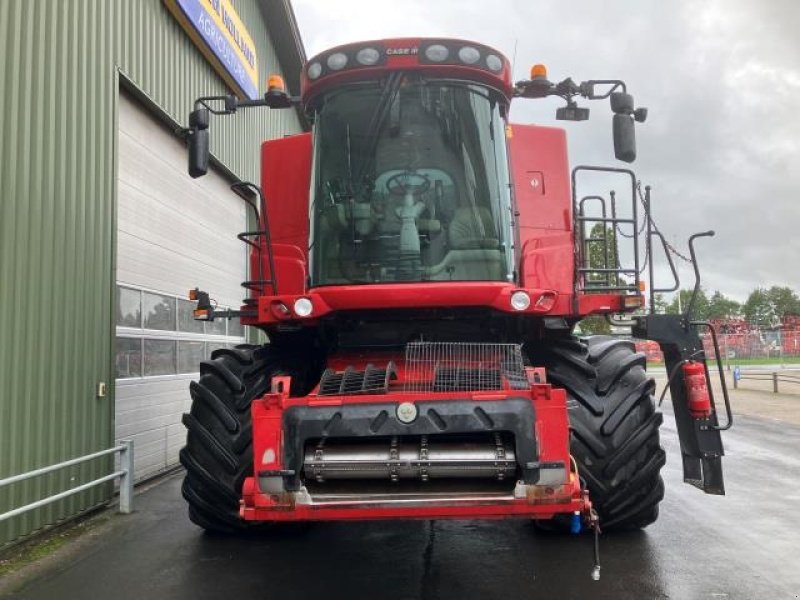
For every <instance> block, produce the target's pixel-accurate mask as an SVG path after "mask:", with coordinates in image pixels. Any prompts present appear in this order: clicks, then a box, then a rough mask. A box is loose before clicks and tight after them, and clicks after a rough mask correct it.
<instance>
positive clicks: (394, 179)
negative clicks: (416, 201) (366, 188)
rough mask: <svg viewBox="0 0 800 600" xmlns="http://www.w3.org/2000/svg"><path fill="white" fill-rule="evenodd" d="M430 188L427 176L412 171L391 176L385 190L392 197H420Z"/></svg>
mask: <svg viewBox="0 0 800 600" xmlns="http://www.w3.org/2000/svg"><path fill="white" fill-rule="evenodd" d="M430 187H431V180H430V178H429V177H428V176H427V175H422V174H421V173H415V172H413V171H403V172H402V173H398V174H397V175H392V176H391V177H390V178H389V179H388V180H387V181H386V189H387V190H389V193H390V194H392V195H393V196H405V195H406V194H411V195H412V196H421V195H422V194H424V193H425V192H427V191H428V190H429V189H430Z"/></svg>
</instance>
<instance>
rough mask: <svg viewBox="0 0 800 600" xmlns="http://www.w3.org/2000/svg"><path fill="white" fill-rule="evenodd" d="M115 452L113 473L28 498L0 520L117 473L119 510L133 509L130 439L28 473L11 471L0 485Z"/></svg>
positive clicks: (85, 487) (2, 514) (112, 478)
mask: <svg viewBox="0 0 800 600" xmlns="http://www.w3.org/2000/svg"><path fill="white" fill-rule="evenodd" d="M117 453H119V455H120V469H119V470H118V471H114V472H113V473H110V474H108V475H103V476H102V477H98V478H97V479H93V480H92V481H88V482H86V483H83V484H81V485H79V486H77V487H74V488H70V489H68V490H65V491H63V492H59V493H57V494H53V495H52V496H47V497H46V498H42V499H40V500H36V501H35V502H31V503H30V504H26V505H24V506H20V507H17V508H14V509H12V510H9V511H7V512H4V513H0V522H2V521H5V520H8V519H10V518H12V517H15V516H17V515H20V514H23V513H26V512H28V511H31V510H33V509H35V508H39V507H41V506H46V505H47V504H51V503H53V502H57V501H58V500H61V499H63V498H67V497H69V496H72V495H74V494H77V493H79V492H83V491H84V490H88V489H90V488H92V487H94V486H96V485H100V484H101V483H105V482H107V481H112V480H114V479H116V478H118V477H119V480H120V481H119V512H121V513H123V514H128V513H130V512H132V511H133V440H120V443H119V445H118V446H114V447H113V448H107V449H105V450H99V451H98V452H92V453H91V454H86V455H84V456H79V457H77V458H72V459H69V460H65V461H63V462H60V463H56V464H54V465H50V466H47V467H42V468H39V469H34V470H33V471H28V472H27V473H20V474H18V475H12V476H11V477H6V478H5V479H0V488H2V487H5V486H7V485H11V484H13V483H18V482H20V481H26V480H28V479H32V478H34V477H38V476H39V475H45V474H47V473H52V472H54V471H57V470H59V469H63V468H64V467H69V466H72V465H77V464H81V463H84V462H88V461H90V460H93V459H95V458H99V457H101V456H107V455H109V454H117Z"/></svg>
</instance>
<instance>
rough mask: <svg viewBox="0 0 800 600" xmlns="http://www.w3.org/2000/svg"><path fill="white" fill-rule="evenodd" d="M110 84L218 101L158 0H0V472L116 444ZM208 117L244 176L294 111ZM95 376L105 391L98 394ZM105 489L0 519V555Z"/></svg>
mask: <svg viewBox="0 0 800 600" xmlns="http://www.w3.org/2000/svg"><path fill="white" fill-rule="evenodd" d="M232 2H233V5H234V7H235V8H236V10H237V12H238V13H239V15H240V17H241V19H242V21H243V22H244V23H245V24H246V26H247V28H248V29H249V31H250V33H251V35H252V37H253V39H254V40H255V43H256V46H257V53H258V66H259V75H260V80H261V82H262V83H261V86H262V92H263V86H264V83H263V82H264V80H265V78H266V75H267V74H268V73H271V72H281V69H280V68H279V65H278V64H277V59H276V53H275V48H274V47H273V46H272V43H271V42H270V38H269V36H268V33H267V29H266V27H265V23H264V20H263V18H264V17H263V15H262V10H261V8H260V7H259V1H258V0H232ZM120 80H123V82H124V81H129V82H130V83H132V84H133V85H134V86H135V87H136V88H137V89H138V90H140V91H141V92H142V93H144V94H145V95H146V96H148V97H149V98H150V99H151V100H152V101H153V102H155V103H156V104H157V105H158V106H159V107H160V108H161V109H162V110H163V111H164V112H165V113H166V114H168V115H169V116H171V117H172V119H174V120H175V121H177V122H185V118H186V114H187V112H188V110H189V109H190V107H191V103H192V101H193V99H194V98H195V97H197V96H199V95H210V94H220V93H228V92H229V90H227V88H226V87H225V86H224V84H223V83H222V80H221V78H220V77H219V76H218V75H217V74H216V73H215V72H214V71H213V69H212V68H211V66H210V65H209V64H208V63H207V62H206V60H205V59H204V58H203V56H202V55H201V54H200V52H199V51H198V50H197V49H196V47H195V46H194V45H193V43H192V42H191V40H190V39H189V37H188V36H187V35H186V33H185V32H184V31H183V30H182V29H181V28H180V26H179V25H178V23H177V22H176V21H175V19H174V18H173V17H172V15H171V14H170V13H169V12H168V11H167V9H166V8H165V7H164V5H163V3H162V1H161V0H58V1H54V0H3V1H2V2H0V478H3V477H6V476H9V475H13V474H16V473H20V472H24V471H28V470H31V469H34V468H37V467H41V466H45V465H48V464H52V463H55V462H59V461H61V460H65V459H68V458H72V457H75V456H80V455H83V454H87V453H89V452H93V451H96V450H99V449H102V448H107V447H110V446H111V444H112V443H113V415H114V405H113V381H114V372H113V368H112V367H113V365H112V363H113V334H114V322H113V319H114V310H113V303H114V289H115V273H114V263H115V261H114V248H115V230H116V222H115V169H116V168H115V164H116V158H115V139H116V126H117V120H116V111H117V99H118V95H119V85H120ZM225 121H227V122H224V123H223V121H222V120H220V121H219V122H218V123H215V127H214V130H213V132H212V152H213V154H214V155H215V156H216V157H217V158H218V159H219V160H220V161H221V162H222V163H223V164H224V166H226V167H227V168H228V169H229V170H230V171H231V172H233V173H234V174H235V175H237V176H239V177H241V178H246V179H251V180H254V181H257V179H258V168H259V167H258V146H259V143H260V142H261V141H262V140H263V139H265V138H267V137H273V136H279V135H282V134H283V133H292V132H296V131H299V130H300V127H301V125H300V122H299V119H298V116H297V114H296V113H295V112H294V111H290V110H283V111H271V112H270V111H268V110H260V111H250V112H249V113H242V114H241V115H238V116H237V118H235V119H227V120H225ZM100 381H104V382H106V383H107V384H108V386H109V388H110V390H111V391H112V393H111V395H110V396H109V397H106V398H98V397H97V396H96V386H97V383H98V382H100ZM109 468H110V464H109V462H108V461H106V462H105V463H103V461H98V462H95V463H94V464H91V465H85V466H83V467H81V468H72V469H66V470H64V471H63V472H61V473H59V474H54V475H52V476H44V477H40V478H38V479H37V480H34V481H30V482H27V483H20V484H15V485H12V486H10V488H6V489H5V490H0V512H4V511H5V510H8V509H10V508H12V507H15V506H18V505H21V504H24V503H26V502H29V501H32V500H34V499H38V498H41V497H43V496H45V495H49V494H51V493H55V492H58V491H61V490H63V489H66V488H68V487H72V486H75V485H77V484H79V483H81V482H84V481H88V480H89V479H92V478H95V477H98V476H100V475H103V474H105V473H107V472H108V470H109ZM111 491H112V490H111V487H110V486H105V487H100V488H97V489H95V490H94V491H92V492H88V493H85V494H83V495H80V496H77V497H73V498H72V499H68V500H65V501H62V502H59V503H56V504H53V505H51V506H49V507H46V508H42V509H39V510H36V511H33V512H31V513H28V515H25V516H22V517H19V518H16V519H12V520H10V521H7V522H5V523H0V547H2V546H3V545H4V544H7V543H8V542H10V541H11V540H14V539H16V538H19V537H20V536H24V535H26V534H28V533H30V532H32V531H35V530H37V529H40V528H42V527H44V526H46V525H48V524H52V523H55V522H58V521H59V520H61V519H64V518H66V517H69V516H71V515H74V514H76V513H78V512H80V511H81V510H84V509H86V508H88V507H91V506H94V505H96V504H98V503H101V502H103V501H105V500H107V499H108V498H109V496H110V494H111Z"/></svg>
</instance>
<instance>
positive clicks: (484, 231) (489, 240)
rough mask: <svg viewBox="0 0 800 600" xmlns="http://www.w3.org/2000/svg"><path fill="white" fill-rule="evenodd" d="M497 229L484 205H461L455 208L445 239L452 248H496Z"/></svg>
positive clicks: (497, 242)
mask: <svg viewBox="0 0 800 600" xmlns="http://www.w3.org/2000/svg"><path fill="white" fill-rule="evenodd" d="M496 236H497V229H496V228H495V224H494V221H493V219H492V214H491V213H490V212H489V209H488V208H486V207H485V206H476V207H472V206H462V207H460V208H457V209H456V212H455V214H454V215H453V220H452V221H450V228H449V230H448V232H447V241H448V242H449V244H450V248H452V249H453V250H473V249H478V248H497V246H498V244H499V241H498V239H497V237H496Z"/></svg>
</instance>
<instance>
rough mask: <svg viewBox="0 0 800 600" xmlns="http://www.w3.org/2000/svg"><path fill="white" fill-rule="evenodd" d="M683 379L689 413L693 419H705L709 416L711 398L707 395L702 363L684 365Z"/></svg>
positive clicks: (706, 383) (706, 382)
mask: <svg viewBox="0 0 800 600" xmlns="http://www.w3.org/2000/svg"><path fill="white" fill-rule="evenodd" d="M683 377H684V380H685V382H686V397H687V400H688V404H689V413H690V414H691V415H692V417H694V418H695V419H707V418H708V417H710V416H711V396H710V395H709V393H708V381H707V379H706V370H705V367H704V366H703V363H701V362H697V361H694V360H692V361H688V362H686V363H684V364H683Z"/></svg>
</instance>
